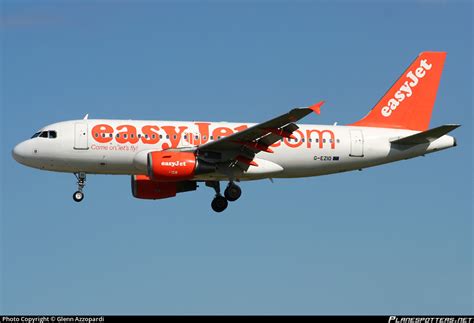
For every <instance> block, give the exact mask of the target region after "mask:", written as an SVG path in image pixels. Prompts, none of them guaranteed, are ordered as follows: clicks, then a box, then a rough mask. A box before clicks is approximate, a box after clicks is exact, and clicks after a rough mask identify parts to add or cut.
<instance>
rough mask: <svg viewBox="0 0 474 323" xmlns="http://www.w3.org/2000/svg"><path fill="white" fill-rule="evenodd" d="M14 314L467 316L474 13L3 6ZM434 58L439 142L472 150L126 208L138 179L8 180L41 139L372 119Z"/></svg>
mask: <svg viewBox="0 0 474 323" xmlns="http://www.w3.org/2000/svg"><path fill="white" fill-rule="evenodd" d="M1 11H2V12H1V14H2V15H1V24H0V28H1V39H2V43H1V62H2V63H1V76H2V78H1V102H0V104H1V115H0V118H1V122H2V124H1V129H2V134H1V139H2V140H1V149H2V157H1V169H2V172H1V183H2V186H1V195H0V196H1V197H0V198H1V200H0V202H1V213H2V214H1V249H0V250H1V267H0V268H1V292H2V293H1V302H0V304H1V308H0V311H1V312H2V313H4V314H5V313H8V314H15V313H28V314H46V313H53V314H76V313H78V314H81V313H82V314H85V313H91V314H99V313H102V314H192V313H194V314H199V313H204V314H214V313H222V314H389V313H400V314H401V313H406V314H428V313H431V314H451V313H472V312H473V274H472V273H473V266H472V258H473V252H472V245H473V239H472V232H473V226H472V214H473V205H472V196H473V194H472V193H473V191H472V182H473V177H472V144H473V142H472V139H473V132H472V120H473V118H472V117H473V116H472V103H473V100H472V89H473V83H472V75H473V62H472V57H473V50H472V39H473V25H472V13H473V8H472V3H470V2H468V1H466V2H460V1H454V2H451V1H449V2H448V1H441V0H440V1H410V2H408V1H404V2H395V1H394V2H383V3H379V2H356V3H349V2H335V3H332V2H331V3H330V2H318V1H304V2H303V1H295V2H290V1H279V2H266V1H226V2H222V3H219V2H215V1H209V2H206V1H192V2H191V1H190V2H187V1H180V2H160V1H143V2H127V1H121V2H112V1H83V2H79V1H55V2H54V1H50V2H48V1H42V2H41V4H39V3H37V2H35V1H29V2H26V1H2V5H1ZM424 50H444V51H447V52H448V56H447V60H446V64H445V69H444V72H443V76H442V79H441V84H440V89H439V92H438V97H437V101H436V105H435V108H434V112H433V116H432V120H431V125H432V126H437V125H441V124H445V123H461V124H462V127H461V128H459V129H457V130H456V131H455V132H454V133H453V134H454V135H455V136H456V137H457V139H458V143H459V146H458V147H456V148H454V149H450V150H446V151H443V152H440V153H436V154H432V155H428V156H426V157H425V158H417V159H413V160H408V161H403V162H400V163H395V164H391V165H385V166H381V167H376V168H371V169H366V170H364V171H362V172H352V173H346V174H339V175H333V176H323V177H315V178H306V179H290V180H275V183H274V184H272V183H270V182H269V181H259V182H249V183H243V184H242V185H241V186H242V188H243V196H242V198H241V199H240V200H239V202H236V203H235V204H232V205H230V207H229V208H228V209H227V210H226V211H225V212H224V213H223V214H215V213H213V212H212V211H211V209H210V201H211V198H212V196H213V192H212V190H211V189H209V188H206V187H201V188H200V189H199V190H198V191H197V192H194V193H184V194H182V195H179V196H178V197H177V198H174V199H168V200H163V201H142V200H136V199H134V198H133V197H132V196H131V192H130V185H129V180H130V179H129V177H128V176H92V175H91V176H89V177H88V182H87V186H86V198H85V200H84V201H83V202H82V203H80V204H77V203H74V202H73V201H72V198H71V196H72V193H73V192H74V191H75V179H74V177H73V175H70V174H61V173H51V172H41V171H38V170H35V169H31V168H26V167H24V166H22V165H19V164H17V163H15V161H14V160H13V159H12V158H11V149H12V147H13V146H14V145H15V144H16V143H18V142H20V141H22V140H24V139H26V138H28V137H29V136H30V135H31V134H33V133H34V132H35V130H37V129H38V128H41V127H42V126H44V125H47V124H50V123H53V122H56V121H62V120H69V119H77V118H82V116H83V115H85V114H86V113H89V115H90V117H91V118H124V119H134V118H135V119H156V120H211V121H221V120H227V121H248V122H259V121H264V120H267V119H269V118H271V117H274V116H276V115H278V114H280V113H283V112H286V111H287V110H288V109H290V108H292V107H295V106H304V105H308V104H311V103H314V102H317V101H319V100H322V99H323V100H326V105H325V106H324V107H323V112H322V114H321V116H310V117H308V118H307V119H306V121H307V122H308V123H318V124H325V123H326V124H332V123H334V122H335V121H337V122H339V124H344V123H350V122H353V121H355V120H358V119H359V118H361V117H362V116H364V115H365V114H366V113H367V112H368V111H369V109H370V108H371V107H372V106H373V105H374V104H375V103H376V102H377V100H378V98H379V97H380V96H381V95H382V94H383V93H384V92H385V91H386V90H387V89H388V88H389V87H390V86H391V84H392V83H393V82H394V81H395V79H396V78H398V76H399V75H400V74H401V73H402V72H403V70H404V69H405V68H406V67H407V66H408V65H409V64H410V63H411V61H412V60H413V59H414V58H415V56H416V55H417V54H418V53H419V52H421V51H424Z"/></svg>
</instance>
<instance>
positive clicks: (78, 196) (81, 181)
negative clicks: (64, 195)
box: [72, 172, 86, 202]
mask: <svg viewBox="0 0 474 323" xmlns="http://www.w3.org/2000/svg"><path fill="white" fill-rule="evenodd" d="M74 176H76V178H77V191H76V192H74V194H73V195H72V198H73V200H74V201H76V202H80V201H82V200H83V199H84V193H82V190H83V189H84V186H86V173H84V172H79V173H74Z"/></svg>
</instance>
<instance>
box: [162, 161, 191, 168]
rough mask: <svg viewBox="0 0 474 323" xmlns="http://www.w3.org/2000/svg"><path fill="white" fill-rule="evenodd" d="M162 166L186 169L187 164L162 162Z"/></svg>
mask: <svg viewBox="0 0 474 323" xmlns="http://www.w3.org/2000/svg"><path fill="white" fill-rule="evenodd" d="M161 166H168V167H186V162H183V161H171V162H168V161H162V162H161Z"/></svg>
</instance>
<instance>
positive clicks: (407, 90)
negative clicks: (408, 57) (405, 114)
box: [381, 59, 433, 117]
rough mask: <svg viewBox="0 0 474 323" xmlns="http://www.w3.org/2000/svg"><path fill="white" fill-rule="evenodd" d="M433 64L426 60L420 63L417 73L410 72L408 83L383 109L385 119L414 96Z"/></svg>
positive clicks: (407, 77) (407, 76)
mask: <svg viewBox="0 0 474 323" xmlns="http://www.w3.org/2000/svg"><path fill="white" fill-rule="evenodd" d="M431 67H433V65H432V64H428V62H427V60H426V59H422V60H421V61H420V66H419V67H417V68H416V69H415V71H409V72H408V73H407V75H406V81H405V82H404V83H403V84H402V86H400V89H399V90H398V91H397V92H395V94H394V96H393V97H392V98H391V99H390V100H388V102H387V104H386V105H385V106H383V107H382V110H381V113H382V115H383V116H384V117H389V116H390V115H391V114H392V112H393V111H394V110H396V109H397V108H398V106H399V105H400V103H401V102H403V101H404V100H405V99H406V98H409V97H411V96H412V95H413V91H414V89H415V87H416V86H417V85H418V84H419V83H420V80H421V79H423V78H424V77H425V75H426V71H429V70H431Z"/></svg>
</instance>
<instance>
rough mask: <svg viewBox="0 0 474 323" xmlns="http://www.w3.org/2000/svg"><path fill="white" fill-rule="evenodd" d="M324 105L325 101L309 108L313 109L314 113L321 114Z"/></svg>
mask: <svg viewBox="0 0 474 323" xmlns="http://www.w3.org/2000/svg"><path fill="white" fill-rule="evenodd" d="M323 104H324V101H320V102H318V103H316V104H313V105H312V106H310V107H308V109H311V110H313V111H314V113H316V114H321V107H322V105H323Z"/></svg>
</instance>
